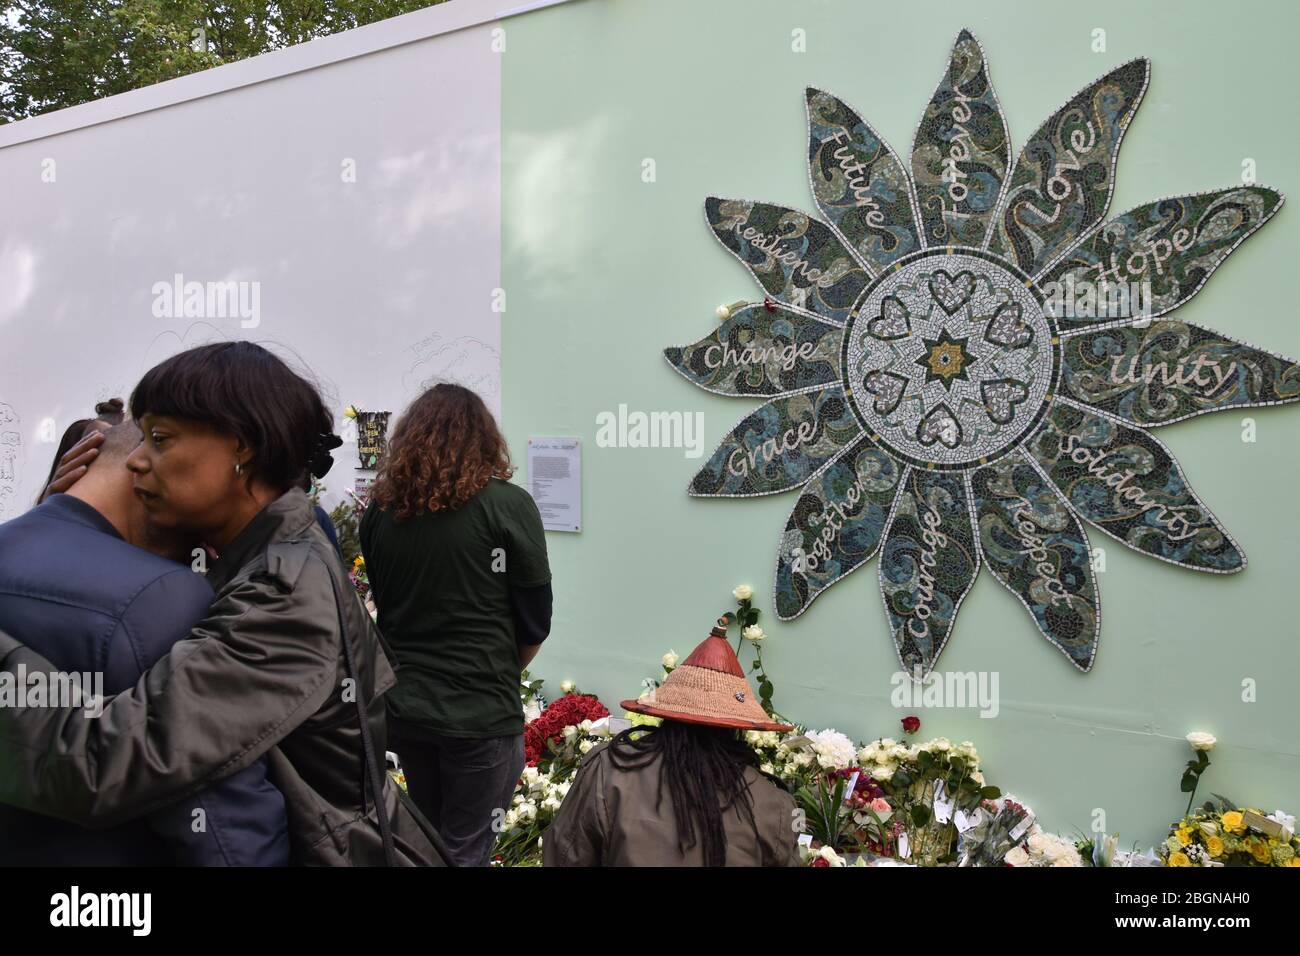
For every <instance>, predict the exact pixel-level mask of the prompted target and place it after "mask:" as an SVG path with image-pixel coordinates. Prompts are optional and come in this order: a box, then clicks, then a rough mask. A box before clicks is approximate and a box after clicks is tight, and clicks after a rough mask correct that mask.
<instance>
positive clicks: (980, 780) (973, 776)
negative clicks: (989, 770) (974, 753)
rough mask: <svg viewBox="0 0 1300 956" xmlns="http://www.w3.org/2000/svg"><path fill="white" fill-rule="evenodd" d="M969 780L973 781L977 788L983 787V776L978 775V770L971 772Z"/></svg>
mask: <svg viewBox="0 0 1300 956" xmlns="http://www.w3.org/2000/svg"><path fill="white" fill-rule="evenodd" d="M970 778H971V779H972V780H974V781H975V785H976V786H977V787H982V786H984V774H982V773H980V772H979V771H978V770H973V771H971V775H970Z"/></svg>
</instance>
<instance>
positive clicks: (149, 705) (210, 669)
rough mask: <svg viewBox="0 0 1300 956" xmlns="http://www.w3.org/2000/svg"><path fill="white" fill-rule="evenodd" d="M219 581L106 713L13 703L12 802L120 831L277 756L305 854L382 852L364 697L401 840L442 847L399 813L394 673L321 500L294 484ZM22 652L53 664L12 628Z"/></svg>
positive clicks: (3, 798) (15, 656)
mask: <svg viewBox="0 0 1300 956" xmlns="http://www.w3.org/2000/svg"><path fill="white" fill-rule="evenodd" d="M208 580H209V583H210V584H211V585H212V587H213V590H214V591H215V592H216V599H215V600H214V602H213V604H212V607H211V609H210V610H209V612H208V615H207V617H205V618H204V619H203V620H202V621H201V622H199V623H198V624H197V625H195V627H194V629H193V630H192V631H191V632H190V636H189V638H188V639H186V640H183V641H180V642H179V643H177V644H176V645H175V646H174V647H173V648H172V651H171V653H170V654H168V655H167V656H166V657H164V658H163V659H162V660H160V661H159V662H158V663H157V664H156V665H155V666H154V667H153V668H152V669H150V670H149V671H148V672H147V673H146V674H145V675H144V676H143V677H142V678H141V679H140V681H139V683H137V684H136V686H135V687H134V688H133V689H132V690H130V691H128V692H126V693H123V694H119V695H118V696H116V697H114V698H112V699H111V700H110V701H109V702H108V703H107V705H106V706H105V708H104V712H103V715H102V716H101V717H99V718H98V719H86V717H85V716H84V713H83V711H82V710H81V709H78V708H74V707H66V708H63V709H59V708H53V707H44V708H0V803H7V804H12V805H14V806H19V807H23V808H25V809H29V810H35V811H37V812H40V813H45V814H49V815H51V816H57V817H60V818H62V819H65V820H70V821H72V822H75V823H81V824H85V825H95V826H111V825H113V824H115V823H118V822H120V821H122V820H126V819H130V818H133V817H137V816H140V815H141V814H144V813H148V812H150V811H151V810H153V809H155V808H157V807H160V806H163V805H165V804H167V803H171V802H174V801H176V800H178V799H180V798H181V797H184V796H186V795H187V794H190V793H193V792H194V791H196V790H198V789H200V788H202V787H203V786H205V785H206V784H208V783H210V782H212V781H213V780H218V779H220V778H222V777H224V776H226V775H227V774H230V773H233V772H235V771H237V770H240V769H242V768H243V767H246V766H248V765H249V764H250V763H251V762H253V761H254V760H257V759H258V758H259V757H261V756H262V755H264V754H265V755H267V757H268V762H269V767H270V778H271V781H272V782H273V783H274V784H275V785H276V787H277V788H279V790H280V791H281V792H282V793H283V794H284V797H285V803H286V808H287V811H288V817H289V834H290V840H291V845H292V855H293V860H294V862H297V863H307V864H326V865H349V864H366V863H382V862H384V854H383V849H382V845H378V844H377V843H376V841H377V840H378V831H377V827H376V812H375V808H374V806H373V801H372V800H371V799H370V798H369V793H368V792H367V791H366V790H365V783H364V781H365V779H366V776H367V770H366V768H365V766H364V761H363V759H362V742H361V725H360V721H359V719H358V715H357V709H356V697H355V696H354V695H355V694H356V693H360V694H361V695H362V698H361V699H362V700H364V701H365V702H366V703H367V714H368V721H367V723H368V726H369V730H370V735H371V737H372V738H373V749H374V752H375V753H376V762H377V763H379V764H380V766H379V770H380V773H381V775H382V780H383V784H382V785H383V787H384V803H385V805H386V806H387V807H388V809H389V815H390V817H393V819H394V823H393V827H394V839H395V842H396V843H397V845H398V847H399V849H411V848H414V849H415V851H416V852H415V853H414V854H410V855H414V856H416V857H419V856H421V855H423V856H426V857H427V856H429V855H433V851H431V850H430V848H429V844H430V841H429V839H428V834H427V830H426V826H427V824H425V825H422V826H420V827H416V826H414V825H413V821H412V820H411V819H410V815H409V812H408V813H406V814H403V813H399V812H398V810H399V809H400V808H399V806H398V804H399V799H398V795H397V793H396V787H395V785H394V784H392V781H391V778H390V777H389V776H388V774H387V773H384V772H383V767H382V761H383V755H384V749H385V746H386V742H387V733H386V728H385V720H384V703H383V700H382V695H383V693H384V692H385V691H387V690H388V689H389V688H390V687H392V685H393V683H394V680H395V678H394V674H393V669H392V667H391V666H390V665H389V662H388V658H387V657H386V656H385V654H384V651H383V649H382V646H381V643H380V640H379V635H378V631H377V630H376V629H375V627H374V625H373V623H372V621H371V620H370V615H369V614H368V613H367V612H366V610H365V608H364V607H363V606H362V604H361V602H360V600H359V599H358V597H357V595H356V592H355V591H354V590H353V589H352V587H351V584H350V583H349V582H348V580H347V576H346V573H345V571H344V569H343V566H342V563H341V562H340V561H339V559H338V555H337V553H336V552H335V551H334V549H333V547H332V546H331V545H330V543H329V541H328V540H327V539H326V537H325V534H324V532H323V531H321V529H320V526H319V525H318V524H317V523H316V519H315V516H314V515H313V513H312V508H311V505H310V503H309V502H308V499H307V496H306V495H305V494H304V493H303V492H302V491H300V490H298V489H294V490H291V491H289V492H287V493H286V494H284V495H283V496H282V497H281V498H279V499H278V500H277V501H275V502H273V503H272V504H270V505H268V506H267V507H266V508H265V509H264V510H263V511H262V512H261V513H260V514H259V515H258V516H257V517H256V518H255V519H254V520H253V521H252V522H251V523H250V524H249V526H248V527H247V528H246V529H244V531H242V532H241V533H240V534H239V536H238V537H237V538H236V539H235V541H233V542H232V543H231V544H230V545H229V546H228V547H227V548H226V550H225V552H224V553H223V554H222V555H221V557H220V559H219V560H218V561H217V562H216V563H215V564H214V566H213V567H212V569H211V571H210V572H209V575H208ZM343 641H346V642H347V648H348V649H349V650H350V651H351V656H352V658H353V660H354V663H355V667H356V672H357V681H356V683H355V685H354V683H353V682H352V681H351V680H350V679H349V678H348V667H347V665H346V663H345V656H344V644H343ZM20 663H25V664H26V669H27V671H28V672H29V673H30V672H32V671H36V670H42V671H49V670H52V668H51V667H50V665H49V663H48V662H47V661H46V660H45V659H44V658H42V657H40V656H39V655H36V654H34V653H33V652H32V651H30V650H28V649H27V648H25V647H23V646H22V645H21V644H19V643H18V642H17V641H15V640H14V639H13V638H11V637H9V636H8V635H6V634H4V633H2V632H0V670H4V671H9V672H14V671H15V670H16V669H17V668H18V665H19V664H20ZM419 822H420V823H421V824H423V821H419ZM435 839H436V838H435Z"/></svg>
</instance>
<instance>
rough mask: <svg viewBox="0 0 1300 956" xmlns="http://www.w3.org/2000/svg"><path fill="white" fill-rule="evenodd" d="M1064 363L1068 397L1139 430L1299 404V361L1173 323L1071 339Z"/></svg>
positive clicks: (1066, 345)
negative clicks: (1229, 411) (1230, 412)
mask: <svg viewBox="0 0 1300 956" xmlns="http://www.w3.org/2000/svg"><path fill="white" fill-rule="evenodd" d="M1064 358H1065V361H1064V363H1063V365H1062V371H1063V374H1062V385H1061V390H1062V391H1063V393H1064V394H1066V395H1068V396H1070V397H1071V398H1074V399H1077V400H1078V401H1080V402H1082V403H1083V404H1085V405H1089V406H1092V407H1095V408H1099V409H1101V410H1103V411H1106V412H1109V413H1111V414H1112V415H1115V416H1117V417H1119V418H1122V419H1124V420H1125V421H1129V422H1132V423H1133V424H1136V425H1142V426H1148V427H1149V426H1153V425H1169V424H1172V423H1173V422H1178V421H1182V420H1183V419H1185V418H1190V417H1192V416H1193V415H1203V414H1205V413H1206V412H1217V411H1220V410H1222V409H1226V408H1244V407H1250V406H1258V405H1280V404H1285V403H1288V402H1294V401H1298V400H1300V365H1297V364H1296V362H1294V361H1293V360H1291V359H1289V358H1285V357H1284V356H1281V355H1276V354H1274V353H1272V352H1266V351H1264V350H1263V349H1257V348H1254V347H1253V346H1250V345H1247V344H1245V343H1243V342H1238V341H1236V340H1235V339H1230V338H1228V337H1227V336H1225V335H1220V334H1219V333H1218V332H1214V331H1212V330H1210V329H1204V328H1201V327H1200V326H1196V325H1192V324H1191V323H1188V322H1179V321H1177V320H1175V319H1157V320H1156V321H1155V322H1152V323H1151V324H1150V325H1147V326H1137V325H1127V326H1111V327H1109V328H1106V329H1100V330H1098V331H1096V332H1084V333H1078V334H1074V335H1070V336H1067V337H1066V338H1065V340H1064Z"/></svg>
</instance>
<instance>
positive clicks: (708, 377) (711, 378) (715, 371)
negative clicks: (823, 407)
mask: <svg viewBox="0 0 1300 956" xmlns="http://www.w3.org/2000/svg"><path fill="white" fill-rule="evenodd" d="M843 334H844V330H843V329H842V328H840V327H839V326H837V325H830V324H829V323H826V322H822V321H820V320H818V319H814V318H812V317H811V316H807V315H803V314H802V313H799V312H791V311H789V310H787V309H783V308H781V307H780V306H773V307H772V308H771V309H769V308H768V307H766V306H763V305H750V306H746V307H745V308H743V309H740V310H739V311H738V312H736V313H735V314H734V315H732V316H731V317H730V318H729V319H727V320H726V321H725V322H723V323H722V324H721V325H719V326H718V328H717V329H716V330H715V331H714V332H713V334H712V335H709V336H706V337H705V338H703V339H700V341H698V342H696V343H695V344H694V345H680V346H674V347H672V348H667V349H664V357H665V358H667V359H668V362H669V364H671V365H672V366H673V368H675V369H677V371H678V372H680V373H681V374H682V376H683V377H684V378H686V379H687V381H690V382H693V383H695V384H696V385H698V386H700V388H703V389H706V390H708V391H710V392H716V393H718V394H719V395H780V394H783V393H785V392H794V391H799V390H801V389H805V388H810V387H812V386H816V385H830V384H833V383H834V382H838V381H839V380H840V339H841V337H842V336H843Z"/></svg>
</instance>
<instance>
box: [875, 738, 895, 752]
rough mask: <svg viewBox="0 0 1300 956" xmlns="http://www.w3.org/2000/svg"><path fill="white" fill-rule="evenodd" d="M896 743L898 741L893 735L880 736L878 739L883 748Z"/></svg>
mask: <svg viewBox="0 0 1300 956" xmlns="http://www.w3.org/2000/svg"><path fill="white" fill-rule="evenodd" d="M896 743H898V741H896V740H895V739H894V738H893V737H881V738H880V740H879V744H880V746H881V747H882V748H885V749H888V748H889V747H892V746H894V745H895V744H896Z"/></svg>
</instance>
